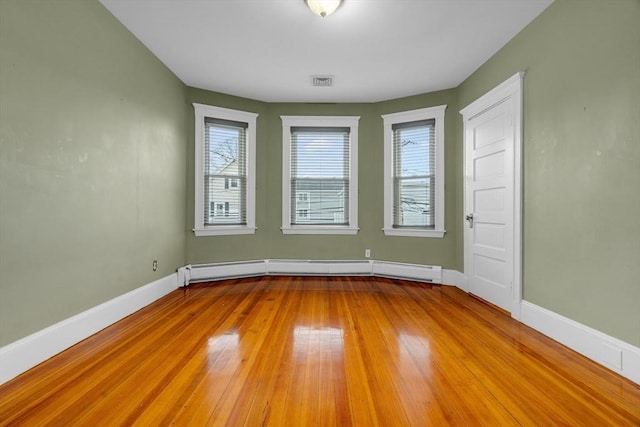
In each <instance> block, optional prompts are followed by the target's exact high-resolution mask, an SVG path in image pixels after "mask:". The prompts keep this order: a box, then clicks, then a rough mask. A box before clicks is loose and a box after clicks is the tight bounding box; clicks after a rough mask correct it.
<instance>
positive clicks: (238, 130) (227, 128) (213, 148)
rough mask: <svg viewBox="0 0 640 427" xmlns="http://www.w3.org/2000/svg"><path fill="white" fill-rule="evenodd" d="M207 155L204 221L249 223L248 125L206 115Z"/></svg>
mask: <svg viewBox="0 0 640 427" xmlns="http://www.w3.org/2000/svg"><path fill="white" fill-rule="evenodd" d="M204 154H205V155H204V162H205V168H204V169H205V177H204V179H205V185H204V189H205V191H204V192H205V194H204V197H205V203H204V206H205V212H204V224H205V225H217V224H246V206H245V200H246V175H247V171H246V124H243V123H236V122H230V121H222V120H216V119H211V118H206V119H205V153H204ZM212 201H215V203H212ZM212 208H213V209H212Z"/></svg>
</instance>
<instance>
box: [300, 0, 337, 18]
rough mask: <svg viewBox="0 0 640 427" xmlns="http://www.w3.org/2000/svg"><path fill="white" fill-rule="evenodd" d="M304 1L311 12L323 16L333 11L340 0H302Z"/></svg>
mask: <svg viewBox="0 0 640 427" xmlns="http://www.w3.org/2000/svg"><path fill="white" fill-rule="evenodd" d="M304 2H305V3H306V4H307V6H309V9H311V11H312V12H313V13H315V14H316V15H319V16H322V17H323V18H324V17H325V16H329V15H331V14H332V13H333V12H335V10H336V9H337V8H338V6H340V3H342V0H304Z"/></svg>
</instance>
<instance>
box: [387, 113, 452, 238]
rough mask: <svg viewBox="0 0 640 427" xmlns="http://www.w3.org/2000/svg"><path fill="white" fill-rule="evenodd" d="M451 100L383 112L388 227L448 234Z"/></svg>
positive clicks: (405, 232)
mask: <svg viewBox="0 0 640 427" xmlns="http://www.w3.org/2000/svg"><path fill="white" fill-rule="evenodd" d="M446 108H447V106H446V105H442V106H439V107H432V108H423V109H420V110H412V111H406V112H402V113H394V114H386V115H383V116H382V119H383V123H384V161H385V163H384V178H385V185H384V204H385V206H384V233H385V234H386V235H389V236H416V237H440V238H441V237H443V236H444V233H445V230H444V110H445V109H446Z"/></svg>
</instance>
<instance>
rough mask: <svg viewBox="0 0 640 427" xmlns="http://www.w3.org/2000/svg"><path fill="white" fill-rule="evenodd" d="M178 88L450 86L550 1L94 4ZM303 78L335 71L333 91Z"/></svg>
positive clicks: (271, 96) (259, 90)
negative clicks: (320, 10) (324, 11)
mask: <svg viewBox="0 0 640 427" xmlns="http://www.w3.org/2000/svg"><path fill="white" fill-rule="evenodd" d="M100 1H101V2H102V4H104V5H105V6H106V7H107V9H109V10H110V11H111V13H113V14H114V15H115V17H116V18H117V19H118V20H120V21H121V22H122V23H123V24H124V25H125V26H126V27H127V28H128V29H129V30H130V31H131V32H132V33H133V34H134V35H135V36H136V37H137V38H138V39H140V40H141V41H142V43H144V44H145V45H146V46H147V47H148V48H149V49H150V50H151V51H152V52H153V53H154V54H155V55H156V56H157V57H158V58H159V59H160V60H161V61H162V62H163V63H164V64H165V65H166V66H167V67H169V69H171V70H172V71H173V72H174V73H175V74H176V75H177V76H178V78H180V80H182V81H183V82H184V83H185V84H186V85H188V86H192V87H196V88H202V89H208V90H212V91H216V92H223V93H228V94H232V95H237V96H243V97H247V98H251V99H256V100H262V101H268V102H375V101H380V100H386V99H392V98H399V97H403V96H408V95H414V94H420V93H427V92H433V91H436V90H441V89H448V88H452V87H456V86H458V85H459V84H460V83H462V82H463V81H464V80H465V79H466V78H467V77H468V76H469V75H471V74H472V73H473V72H474V71H475V70H476V69H478V67H480V66H481V65H482V64H483V63H484V62H485V61H486V60H487V59H489V58H490V57H491V56H492V55H493V54H494V53H495V52H497V51H498V50H499V49H500V48H501V47H502V46H504V45H505V44H506V43H507V42H508V41H509V40H510V39H511V38H513V37H514V36H515V35H516V34H517V33H518V32H520V30H522V29H523V28H524V27H525V26H526V25H527V24H528V23H529V22H531V21H532V20H533V19H534V18H535V17H536V16H537V15H538V14H540V13H541V12H542V11H543V10H544V9H545V8H546V7H547V6H549V4H551V2H552V0H344V3H343V4H342V6H340V8H339V9H338V10H337V11H336V12H335V13H334V14H333V15H331V16H329V17H326V18H321V17H319V16H316V15H314V14H312V13H311V11H310V10H309V9H308V8H307V6H306V5H305V3H304V1H303V0H100ZM312 75H331V76H335V84H334V86H333V87H330V88H327V87H313V86H311V76H312Z"/></svg>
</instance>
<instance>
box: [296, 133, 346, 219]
mask: <svg viewBox="0 0 640 427" xmlns="http://www.w3.org/2000/svg"><path fill="white" fill-rule="evenodd" d="M350 155H351V153H350V128H348V127H291V157H290V159H291V165H290V186H291V187H290V200H291V202H290V208H291V212H290V224H291V225H327V224H329V225H348V224H349V191H350V183H349V177H350V170H349V168H350Z"/></svg>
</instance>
